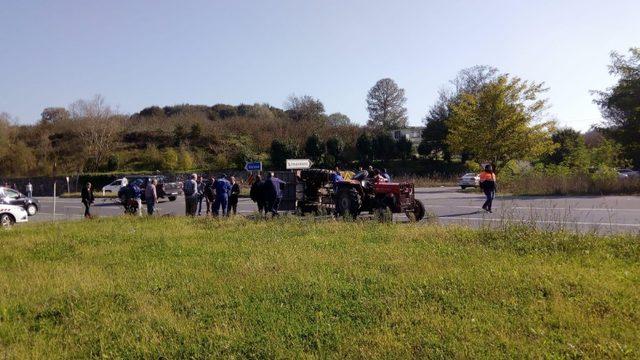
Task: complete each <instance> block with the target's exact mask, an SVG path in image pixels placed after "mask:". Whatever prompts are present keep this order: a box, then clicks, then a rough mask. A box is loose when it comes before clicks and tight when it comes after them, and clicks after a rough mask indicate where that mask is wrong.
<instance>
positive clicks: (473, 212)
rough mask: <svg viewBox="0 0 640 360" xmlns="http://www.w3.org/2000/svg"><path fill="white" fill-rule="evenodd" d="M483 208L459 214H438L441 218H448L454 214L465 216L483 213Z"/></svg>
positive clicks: (454, 215)
mask: <svg viewBox="0 0 640 360" xmlns="http://www.w3.org/2000/svg"><path fill="white" fill-rule="evenodd" d="M484 212H485V211H484V210H476V211H472V212H467V213H459V214H449V215H442V216H439V217H441V218H450V217H456V216H465V215H475V214H481V213H484Z"/></svg>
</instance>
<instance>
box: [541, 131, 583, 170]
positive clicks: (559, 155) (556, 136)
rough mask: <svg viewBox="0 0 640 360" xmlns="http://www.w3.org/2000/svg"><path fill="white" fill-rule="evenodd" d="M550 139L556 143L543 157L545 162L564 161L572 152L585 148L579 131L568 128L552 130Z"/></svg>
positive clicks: (558, 162) (556, 162)
mask: <svg viewBox="0 0 640 360" xmlns="http://www.w3.org/2000/svg"><path fill="white" fill-rule="evenodd" d="M551 141H553V143H554V144H556V148H555V149H554V150H553V151H552V152H551V153H550V154H549V155H548V156H547V157H546V159H545V162H548V163H551V164H556V165H560V164H563V163H566V162H567V161H568V160H569V159H570V157H571V155H572V154H573V153H575V152H576V151H579V150H581V149H584V148H585V145H584V139H583V138H582V135H581V134H580V132H578V131H576V130H573V129H570V128H567V129H560V130H558V131H556V132H554V133H553V135H551Z"/></svg>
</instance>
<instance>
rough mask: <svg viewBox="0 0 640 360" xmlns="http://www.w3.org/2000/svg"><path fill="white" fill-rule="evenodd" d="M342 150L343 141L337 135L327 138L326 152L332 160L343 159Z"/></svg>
mask: <svg viewBox="0 0 640 360" xmlns="http://www.w3.org/2000/svg"><path fill="white" fill-rule="evenodd" d="M343 151H344V141H342V139H340V138H337V137H331V138H329V140H327V154H329V155H331V156H332V157H333V159H334V160H336V161H340V160H342V159H343V154H342V152H343Z"/></svg>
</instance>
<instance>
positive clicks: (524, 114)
mask: <svg viewBox="0 0 640 360" xmlns="http://www.w3.org/2000/svg"><path fill="white" fill-rule="evenodd" d="M543 85H544V84H536V83H530V82H528V81H523V80H521V79H520V78H517V77H513V78H510V77H509V76H508V75H501V76H499V77H497V78H496V79H495V80H492V81H490V82H488V83H487V84H485V85H483V86H482V87H481V88H480V90H479V91H477V92H476V93H463V94H462V95H461V96H460V99H459V100H458V101H456V102H455V103H453V104H452V105H451V109H450V110H451V114H450V116H449V118H448V119H447V126H448V128H449V134H448V136H447V142H448V144H449V145H450V146H451V149H452V151H456V152H459V153H461V152H465V151H468V152H470V153H472V154H473V156H474V158H475V160H476V161H478V162H485V161H489V162H491V163H493V164H494V165H495V166H501V165H503V164H505V163H506V162H507V161H509V160H511V159H519V160H526V159H535V158H537V157H539V156H541V155H545V154H548V153H549V152H551V151H552V150H553V148H554V145H553V142H552V141H551V136H550V130H551V129H552V128H553V123H551V122H538V120H539V118H540V117H541V115H542V112H543V111H544V109H545V108H546V100H545V99H540V98H539V97H540V95H541V94H542V93H543V92H544V91H546V89H545V88H544V87H543Z"/></svg>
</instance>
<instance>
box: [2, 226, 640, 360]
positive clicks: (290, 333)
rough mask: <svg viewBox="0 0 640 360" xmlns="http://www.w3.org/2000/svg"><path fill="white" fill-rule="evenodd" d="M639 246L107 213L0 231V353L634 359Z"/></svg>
mask: <svg viewBox="0 0 640 360" xmlns="http://www.w3.org/2000/svg"><path fill="white" fill-rule="evenodd" d="M638 324H640V237H638V236H637V235H636V236H631V235H625V236H623V235H619V236H611V237H596V236H592V235H572V234H566V233H554V234H552V233H543V232H536V231H535V230H531V229H524V228H510V229H502V230H499V231H489V230H482V229H479V230H472V229H465V228H458V227H440V226H420V225H411V224H380V223H373V222H353V223H348V222H332V221H328V222H313V221H305V220H296V219H285V220H278V221H273V222H254V221H250V220H244V219H231V220H226V221H217V220H210V219H185V218H156V219H146V218H145V219H133V218H110V219H98V220H93V221H83V222H68V223H56V224H33V225H28V226H24V227H16V228H14V229H12V230H9V231H0V357H2V358H3V359H4V358H18V359H23V358H34V357H35V358H47V359H51V358H87V357H104V358H218V357H225V358H228V357H235V358H299V357H322V358H324V357H331V358H334V357H335V358H344V357H355V358H371V357H374V358H381V357H384V358H408V357H414V358H425V357H426V358H460V357H462V358H514V357H518V358H520V357H536V358H538V357H554V358H555V357H560V358H564V357H567V358H580V357H588V358H602V357H614V358H620V357H629V358H638V357H639V356H640V331H638Z"/></svg>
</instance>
